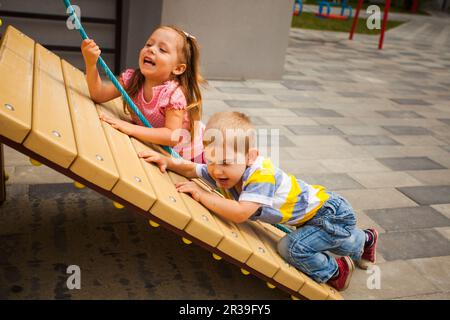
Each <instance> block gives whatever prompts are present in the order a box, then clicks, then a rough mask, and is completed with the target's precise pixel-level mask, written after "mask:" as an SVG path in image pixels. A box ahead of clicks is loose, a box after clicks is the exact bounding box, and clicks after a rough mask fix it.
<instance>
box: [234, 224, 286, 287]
mask: <svg viewBox="0 0 450 320" xmlns="http://www.w3.org/2000/svg"><path fill="white" fill-rule="evenodd" d="M237 227H238V229H239V230H240V231H241V233H242V235H243V236H244V238H245V240H247V242H248V244H249V245H250V248H251V249H252V255H251V256H250V258H249V259H248V260H247V262H246V264H247V265H248V266H249V267H250V268H253V269H255V270H256V271H258V272H259V273H262V274H263V275H265V276H267V277H269V278H272V277H273V276H274V275H275V273H276V272H277V271H278V270H279V269H280V266H279V264H278V263H277V261H275V259H274V258H273V257H272V255H271V254H270V251H269V249H268V248H267V247H266V245H265V244H264V243H263V242H262V241H261V240H260V239H259V237H258V235H257V234H256V233H255V231H254V230H253V229H252V227H251V226H250V222H244V223H240V224H238V225H237Z"/></svg>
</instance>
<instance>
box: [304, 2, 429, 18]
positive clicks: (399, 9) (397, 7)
mask: <svg viewBox="0 0 450 320" xmlns="http://www.w3.org/2000/svg"><path fill="white" fill-rule="evenodd" d="M328 1H329V2H332V1H331V0H328ZM426 1H428V0H422V1H420V2H419V5H420V4H422V3H423V2H426ZM303 3H304V4H317V0H303ZM347 3H348V4H349V5H350V6H351V7H352V9H353V13H355V11H356V7H357V6H358V0H348V2H347ZM371 4H376V5H378V6H380V8H381V11H383V10H384V3H382V4H377V3H371V2H370V1H369V0H364V1H363V6H362V9H361V10H363V9H364V10H366V9H367V7H368V6H370V5H371ZM345 12H346V13H347V12H348V11H347V10H346V11H345ZM389 12H396V13H409V14H419V15H425V16H428V15H429V14H428V13H427V12H425V11H423V10H420V8H418V9H417V12H416V13H411V10H410V9H407V8H406V7H405V6H404V1H403V0H392V1H391V7H390V9H389Z"/></svg>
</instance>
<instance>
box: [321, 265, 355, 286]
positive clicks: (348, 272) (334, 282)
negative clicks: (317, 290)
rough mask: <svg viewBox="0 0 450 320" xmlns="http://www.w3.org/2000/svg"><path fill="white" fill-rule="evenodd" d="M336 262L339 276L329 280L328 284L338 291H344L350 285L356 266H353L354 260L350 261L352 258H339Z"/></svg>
mask: <svg viewBox="0 0 450 320" xmlns="http://www.w3.org/2000/svg"><path fill="white" fill-rule="evenodd" d="M336 262H337V264H338V272H339V274H338V275H337V276H336V277H333V278H331V279H330V280H328V282H327V283H328V284H329V285H330V286H332V287H333V288H335V289H336V290H337V291H343V290H345V289H347V287H348V285H349V283H350V279H351V278H352V273H353V270H354V269H355V265H354V264H353V261H352V259H350V257H341V258H338V259H336Z"/></svg>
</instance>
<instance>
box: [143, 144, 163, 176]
mask: <svg viewBox="0 0 450 320" xmlns="http://www.w3.org/2000/svg"><path fill="white" fill-rule="evenodd" d="M138 156H139V158H143V159H144V161H146V162H148V163H154V164H156V165H157V166H158V167H159V170H160V171H161V172H162V173H165V172H166V169H167V165H168V160H167V158H166V157H164V156H163V155H160V154H159V153H158V152H156V151H153V150H145V151H141V152H138Z"/></svg>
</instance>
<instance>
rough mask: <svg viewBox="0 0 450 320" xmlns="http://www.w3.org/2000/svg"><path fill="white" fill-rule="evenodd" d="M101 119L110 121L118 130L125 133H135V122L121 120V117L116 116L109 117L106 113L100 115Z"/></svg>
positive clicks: (130, 134)
mask: <svg viewBox="0 0 450 320" xmlns="http://www.w3.org/2000/svg"><path fill="white" fill-rule="evenodd" d="M99 118H100V120H102V121H105V122H106V123H109V124H110V125H111V127H113V128H114V129H116V130H119V131H121V132H123V133H125V134H126V135H128V136H132V135H133V126H134V125H133V124H132V123H129V122H126V121H123V120H120V119H116V118H109V117H107V116H105V115H104V114H101V115H100V116H99Z"/></svg>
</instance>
